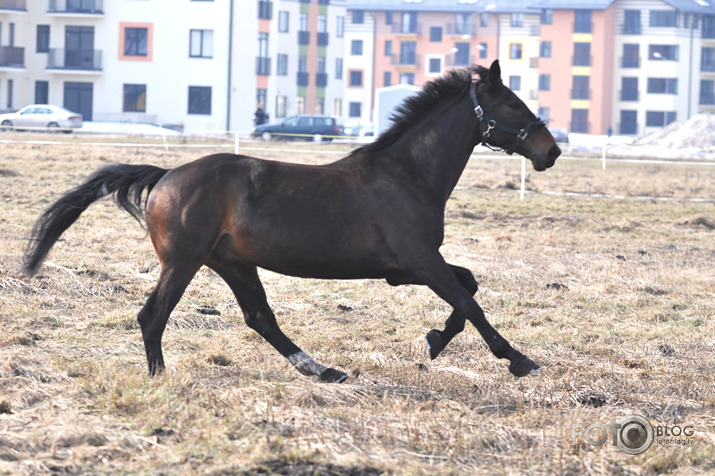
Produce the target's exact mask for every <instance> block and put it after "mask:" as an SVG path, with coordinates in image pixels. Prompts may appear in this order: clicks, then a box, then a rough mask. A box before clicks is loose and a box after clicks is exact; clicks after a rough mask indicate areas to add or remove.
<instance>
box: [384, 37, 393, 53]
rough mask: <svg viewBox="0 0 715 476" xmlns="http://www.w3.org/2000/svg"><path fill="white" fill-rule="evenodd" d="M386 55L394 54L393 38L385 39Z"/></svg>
mask: <svg viewBox="0 0 715 476" xmlns="http://www.w3.org/2000/svg"><path fill="white" fill-rule="evenodd" d="M385 56H392V40H385Z"/></svg>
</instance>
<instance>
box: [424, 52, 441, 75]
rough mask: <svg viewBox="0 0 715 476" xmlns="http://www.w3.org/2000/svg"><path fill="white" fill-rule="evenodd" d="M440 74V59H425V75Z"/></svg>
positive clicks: (435, 57)
mask: <svg viewBox="0 0 715 476" xmlns="http://www.w3.org/2000/svg"><path fill="white" fill-rule="evenodd" d="M441 73H442V57H441V56H432V57H428V58H427V74H430V75H438V74H441Z"/></svg>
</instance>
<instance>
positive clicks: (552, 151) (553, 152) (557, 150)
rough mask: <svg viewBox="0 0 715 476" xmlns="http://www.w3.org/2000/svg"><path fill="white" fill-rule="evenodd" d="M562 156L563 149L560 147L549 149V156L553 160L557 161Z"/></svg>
mask: <svg viewBox="0 0 715 476" xmlns="http://www.w3.org/2000/svg"><path fill="white" fill-rule="evenodd" d="M559 155H561V148H560V147H559V146H558V145H555V146H553V147H552V148H550V149H549V152H548V156H549V159H551V160H556V158H557V157H558V156H559Z"/></svg>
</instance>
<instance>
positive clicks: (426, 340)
mask: <svg viewBox="0 0 715 476" xmlns="http://www.w3.org/2000/svg"><path fill="white" fill-rule="evenodd" d="M425 342H427V350H432V346H431V345H429V339H428V338H427V336H425Z"/></svg>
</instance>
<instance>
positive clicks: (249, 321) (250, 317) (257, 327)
mask: <svg viewBox="0 0 715 476" xmlns="http://www.w3.org/2000/svg"><path fill="white" fill-rule="evenodd" d="M243 320H244V322H245V323H246V325H247V326H248V327H250V328H251V329H253V330H254V331H256V332H258V333H259V334H260V335H261V336H263V337H267V336H268V335H269V334H270V333H271V331H272V330H273V328H274V327H275V326H274V324H275V318H274V317H273V314H268V315H266V314H265V313H263V312H247V313H245V314H244V316H243Z"/></svg>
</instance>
